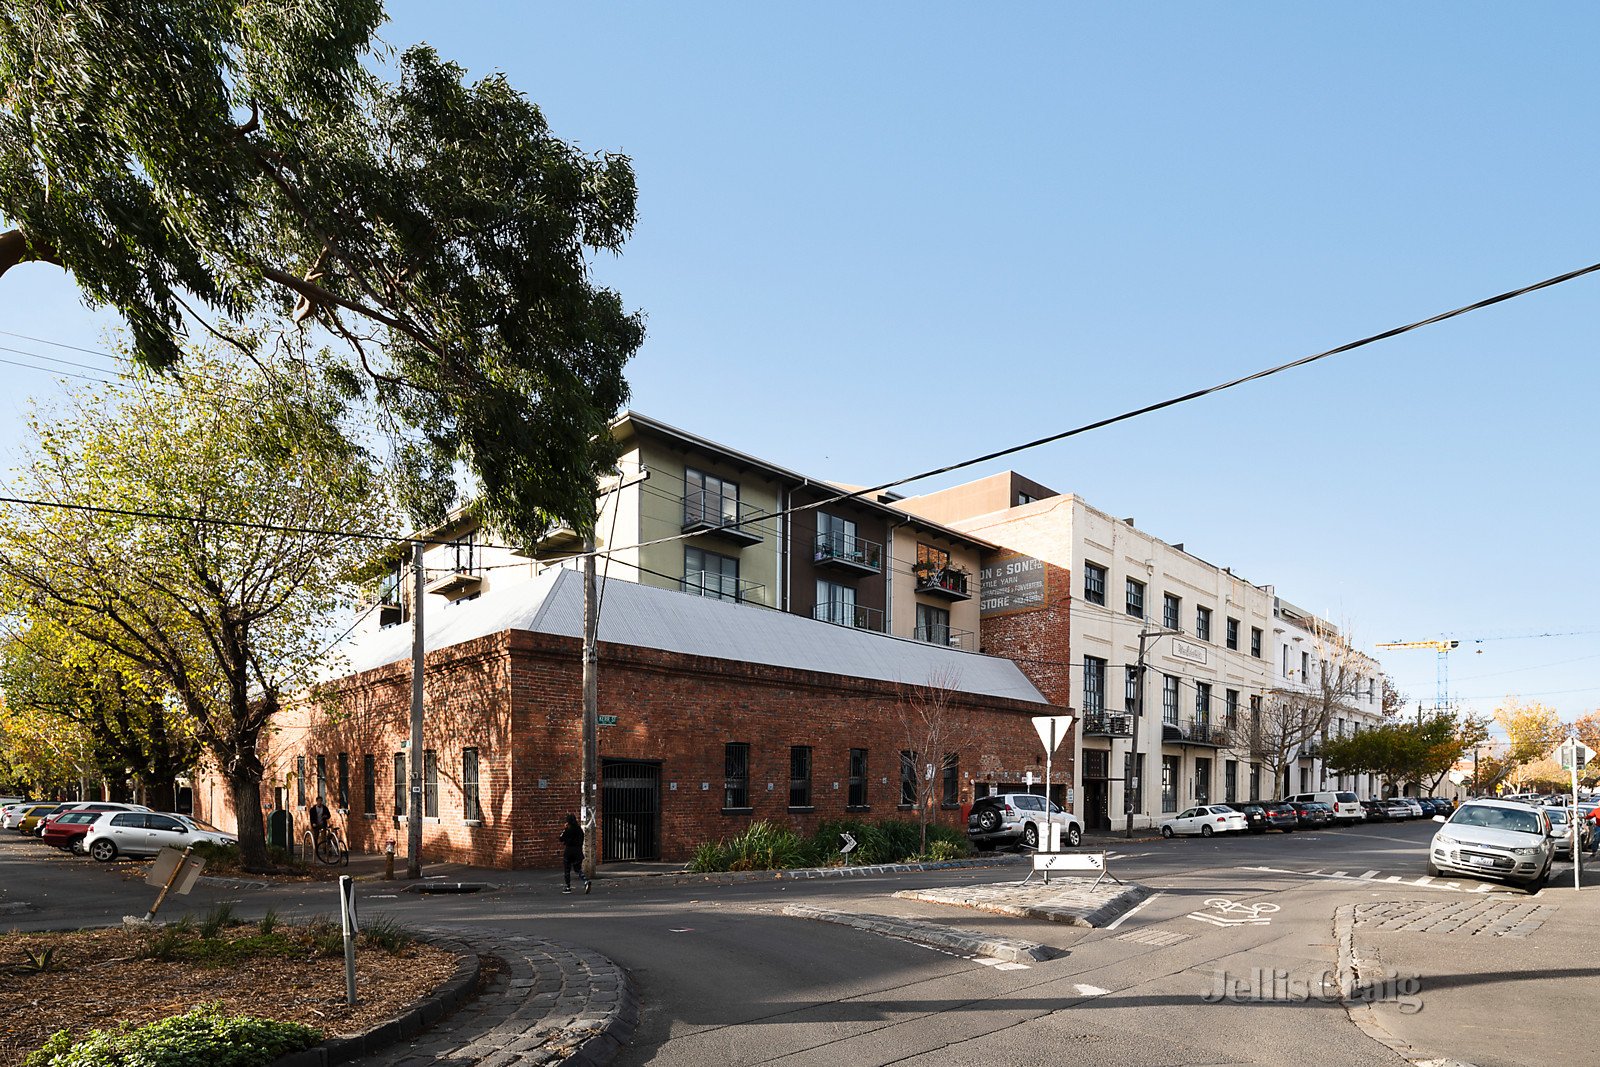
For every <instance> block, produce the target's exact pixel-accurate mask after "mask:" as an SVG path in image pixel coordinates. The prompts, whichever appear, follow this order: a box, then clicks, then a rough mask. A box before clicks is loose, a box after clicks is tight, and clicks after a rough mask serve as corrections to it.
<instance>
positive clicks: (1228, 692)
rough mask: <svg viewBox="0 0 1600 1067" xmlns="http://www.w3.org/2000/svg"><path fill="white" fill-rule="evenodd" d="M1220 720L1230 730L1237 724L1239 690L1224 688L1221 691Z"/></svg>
mask: <svg viewBox="0 0 1600 1067" xmlns="http://www.w3.org/2000/svg"><path fill="white" fill-rule="evenodd" d="M1222 721H1223V723H1224V725H1226V726H1227V727H1228V729H1230V730H1232V729H1234V728H1235V727H1237V726H1238V725H1239V691H1238V690H1237V689H1224V690H1223V691H1222Z"/></svg>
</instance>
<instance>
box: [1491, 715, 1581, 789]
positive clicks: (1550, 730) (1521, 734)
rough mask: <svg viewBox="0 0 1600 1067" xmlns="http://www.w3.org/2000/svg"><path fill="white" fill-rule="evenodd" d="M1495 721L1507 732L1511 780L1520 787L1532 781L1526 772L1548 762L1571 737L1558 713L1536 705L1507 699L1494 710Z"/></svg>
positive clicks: (1507, 752)
mask: <svg viewBox="0 0 1600 1067" xmlns="http://www.w3.org/2000/svg"><path fill="white" fill-rule="evenodd" d="M1494 721H1495V722H1496V723H1497V724H1499V726H1500V728H1501V729H1502V730H1504V731H1505V734H1506V756H1507V759H1508V760H1509V761H1510V762H1511V765H1512V771H1511V778H1512V780H1513V781H1516V782H1518V783H1522V782H1524V781H1525V780H1528V777H1529V776H1528V775H1527V774H1525V773H1524V772H1525V769H1527V768H1530V767H1532V766H1533V765H1534V764H1537V763H1539V761H1541V760H1544V759H1546V758H1548V757H1549V756H1550V754H1551V752H1552V751H1553V750H1554V749H1555V747H1556V746H1557V745H1559V744H1560V743H1561V741H1562V739H1563V738H1565V737H1566V736H1567V728H1566V726H1565V725H1563V724H1562V722H1561V716H1560V715H1559V714H1558V713H1557V712H1556V710H1555V709H1554V708H1551V707H1546V706H1545V705H1543V704H1540V703H1538V702H1536V701H1534V702H1528V701H1522V700H1518V699H1516V698H1515V697H1507V698H1506V699H1505V700H1504V701H1502V702H1501V704H1500V705H1499V706H1498V707H1497V708H1495V709H1494Z"/></svg>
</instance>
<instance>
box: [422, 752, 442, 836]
mask: <svg viewBox="0 0 1600 1067" xmlns="http://www.w3.org/2000/svg"><path fill="white" fill-rule="evenodd" d="M422 817H423V818H424V819H437V818H438V817H439V753H438V752H436V751H434V750H433V749H431V748H425V749H423V750H422Z"/></svg>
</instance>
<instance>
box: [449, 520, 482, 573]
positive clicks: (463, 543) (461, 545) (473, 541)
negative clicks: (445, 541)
mask: <svg viewBox="0 0 1600 1067" xmlns="http://www.w3.org/2000/svg"><path fill="white" fill-rule="evenodd" d="M450 552H451V557H452V560H453V562H454V563H455V569H456V573H457V574H477V573H478V535H477V532H476V531H474V532H471V533H468V534H467V535H466V536H465V537H463V538H462V539H461V540H459V541H456V542H454V543H453V544H451V545H450Z"/></svg>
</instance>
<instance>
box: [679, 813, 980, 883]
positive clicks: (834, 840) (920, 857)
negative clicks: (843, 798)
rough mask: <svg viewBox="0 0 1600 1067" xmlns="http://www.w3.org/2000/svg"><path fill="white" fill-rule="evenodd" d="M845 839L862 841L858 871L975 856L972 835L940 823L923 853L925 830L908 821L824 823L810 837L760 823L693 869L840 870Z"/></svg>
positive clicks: (707, 850) (856, 854)
mask: <svg viewBox="0 0 1600 1067" xmlns="http://www.w3.org/2000/svg"><path fill="white" fill-rule="evenodd" d="M845 833H848V834H850V835H851V836H852V837H854V838H855V839H856V848H855V851H853V852H852V853H851V854H850V863H851V864H852V865H856V866H871V865H874V864H880V863H917V862H921V861H934V862H942V861H946V860H953V859H960V858H961V857H963V856H965V855H967V854H968V852H969V847H968V844H967V835H966V834H964V833H962V832H961V831H959V830H954V829H951V828H950V827H948V826H941V825H938V824H934V823H929V824H928V847H927V849H926V850H923V849H922V847H921V846H922V830H921V828H920V827H919V826H918V824H916V823H914V822H910V821H908V820H904V819H891V820H887V821H884V822H862V821H858V820H851V819H841V820H835V821H831V822H824V823H823V824H821V825H820V826H819V827H817V831H816V833H814V834H812V835H811V836H809V837H802V836H800V835H799V834H798V833H796V832H795V830H794V829H793V828H791V827H789V826H785V825H783V824H781V823H774V822H769V821H766V820H759V821H757V822H753V823H751V824H750V825H749V826H748V827H746V828H745V829H744V830H743V831H742V832H740V833H737V834H735V835H733V836H732V837H727V838H723V839H722V840H720V841H707V842H704V843H702V844H701V845H700V846H699V847H698V848H696V849H695V853H694V857H693V858H692V859H691V860H690V861H689V866H688V869H689V870H691V871H696V872H711V871H769V870H787V869H793V868H798V867H836V866H840V865H842V864H843V863H844V859H843V857H842V856H841V855H840V852H839V846H840V843H841V841H842V840H843V838H842V836H841V835H842V834H845Z"/></svg>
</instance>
